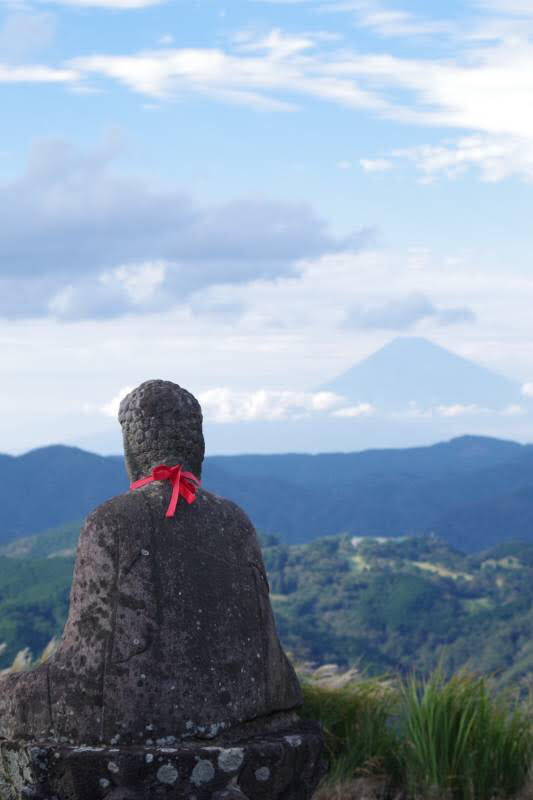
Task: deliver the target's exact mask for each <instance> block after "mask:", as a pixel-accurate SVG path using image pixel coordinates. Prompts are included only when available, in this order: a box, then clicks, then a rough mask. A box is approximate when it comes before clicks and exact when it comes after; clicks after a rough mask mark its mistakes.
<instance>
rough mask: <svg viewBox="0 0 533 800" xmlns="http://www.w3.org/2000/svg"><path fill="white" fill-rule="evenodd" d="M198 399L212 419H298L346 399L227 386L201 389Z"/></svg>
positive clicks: (333, 396) (335, 396)
mask: <svg viewBox="0 0 533 800" xmlns="http://www.w3.org/2000/svg"><path fill="white" fill-rule="evenodd" d="M198 400H199V401H200V404H201V406H202V409H203V413H204V416H205V417H206V419H207V420H208V421H212V422H244V421H252V420H284V419H297V418H300V417H302V416H308V415H309V414H310V413H313V412H318V413H320V412H327V411H330V410H331V409H333V408H335V406H338V405H340V404H342V403H343V402H345V400H344V398H343V397H340V396H339V395H335V394H333V393H332V392H315V393H310V392H294V391H273V390H269V389H258V390H256V391H235V390H232V389H229V388H227V387H219V388H216V389H208V390H207V391H205V392H201V393H200V394H199V395H198Z"/></svg>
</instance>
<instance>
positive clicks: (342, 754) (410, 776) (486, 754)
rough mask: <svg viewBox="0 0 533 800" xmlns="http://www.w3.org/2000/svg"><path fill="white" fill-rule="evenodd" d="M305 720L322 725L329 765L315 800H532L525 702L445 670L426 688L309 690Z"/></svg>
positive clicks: (532, 727)
mask: <svg viewBox="0 0 533 800" xmlns="http://www.w3.org/2000/svg"><path fill="white" fill-rule="evenodd" d="M303 691H304V708H303V716H305V717H307V718H314V719H318V720H320V722H321V723H322V725H323V727H324V732H325V740H326V748H327V752H328V755H329V758H330V770H329V773H328V776H327V777H326V779H325V780H324V781H323V783H322V784H321V786H320V787H319V789H318V791H317V793H316V795H315V798H314V800H362V798H369V800H370V799H371V798H384V799H385V798H390V799H392V798H395V797H396V798H398V797H402V798H404V799H406V800H410V799H412V800H426V798H433V800H435V798H437V799H438V800H504V798H516V800H533V780H532V763H533V720H532V713H531V711H532V702H531V693H530V694H529V696H528V698H527V699H526V701H520V700H519V699H518V696H517V695H514V694H513V693H510V692H507V693H505V694H501V693H500V694H496V693H495V691H494V690H493V689H491V687H490V681H488V680H487V679H485V678H483V677H479V676H476V675H475V674H472V673H468V672H466V671H461V672H459V673H457V674H456V675H454V676H452V677H451V678H449V679H448V680H446V679H445V677H444V675H443V672H442V669H441V667H440V666H439V667H438V668H437V669H436V670H435V671H434V672H433V673H432V674H431V675H430V677H429V678H428V679H427V680H421V679H418V678H417V677H416V676H415V675H414V674H413V675H411V676H410V677H409V678H408V679H401V678H397V679H392V680H391V679H390V677H387V676H384V677H383V678H381V679H380V678H374V679H367V678H366V679H365V678H357V679H355V680H352V681H350V682H349V683H348V684H347V685H345V686H341V688H332V687H331V686H328V685H324V682H322V685H320V684H317V682H313V680H309V679H306V680H304V681H303Z"/></svg>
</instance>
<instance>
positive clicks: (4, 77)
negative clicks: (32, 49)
mask: <svg viewBox="0 0 533 800" xmlns="http://www.w3.org/2000/svg"><path fill="white" fill-rule="evenodd" d="M79 77H80V76H79V74H78V72H76V71H75V70H73V69H54V68H53V67H46V66H40V65H38V64H35V65H28V66H9V65H8V64H1V63H0V83H74V82H76V81H78V80H79Z"/></svg>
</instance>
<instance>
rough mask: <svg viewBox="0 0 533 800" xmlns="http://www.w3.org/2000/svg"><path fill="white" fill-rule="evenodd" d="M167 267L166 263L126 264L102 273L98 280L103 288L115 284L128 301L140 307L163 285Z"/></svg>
mask: <svg viewBox="0 0 533 800" xmlns="http://www.w3.org/2000/svg"><path fill="white" fill-rule="evenodd" d="M168 267H169V263H168V262H167V261H153V262H150V261H149V262H146V263H144V264H126V265H123V266H120V267H116V268H115V269H114V270H111V272H104V273H103V274H102V275H100V278H99V280H100V282H101V283H102V284H104V286H113V284H116V285H118V286H120V287H122V288H123V289H124V291H125V293H126V295H127V296H128V298H129V299H130V301H131V302H132V303H133V304H134V305H140V304H142V303H145V302H147V301H148V300H150V299H151V298H152V297H153V295H154V293H155V292H156V290H157V289H159V288H160V287H161V286H162V285H163V283H164V281H165V277H166V274H167V270H168Z"/></svg>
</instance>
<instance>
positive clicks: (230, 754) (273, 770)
mask: <svg viewBox="0 0 533 800" xmlns="http://www.w3.org/2000/svg"><path fill="white" fill-rule="evenodd" d="M296 741H297V742H298V744H295V742H296ZM235 750H239V751H240V755H241V758H240V759H238V758H236V757H234V751H235ZM321 751H322V736H321V733H320V730H319V728H318V726H317V725H315V724H313V723H299V724H298V725H297V727H296V728H294V727H293V728H291V729H288V731H286V732H283V731H280V732H278V733H277V734H271V735H270V736H268V737H264V738H261V737H256V738H252V739H248V740H246V741H243V742H239V743H233V744H232V745H231V746H230V747H228V746H227V745H226V744H224V742H222V741H220V742H218V743H217V744H210V745H209V746H207V745H203V746H202V745H199V744H192V743H189V744H183V743H182V744H180V745H178V746H176V747H157V746H156V747H135V746H129V747H121V748H114V747H103V746H101V747H96V746H93V747H82V746H74V745H65V744H57V743H53V742H41V743H39V744H31V745H30V744H28V743H23V742H20V741H18V742H12V741H4V742H0V756H1V758H2V760H3V764H4V770H3V773H4V784H3V785H0V797H1V798H2V800H23V798H26V800H27V798H33V800H56V798H57V800H98V798H102V799H103V798H105V800H154V798H166V800H278V799H279V800H309V798H310V797H311V794H312V792H313V791H314V788H315V786H316V784H317V782H318V780H319V779H320V778H321V777H322V775H323V774H324V771H325V763H324V760H323V757H322V755H321Z"/></svg>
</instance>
